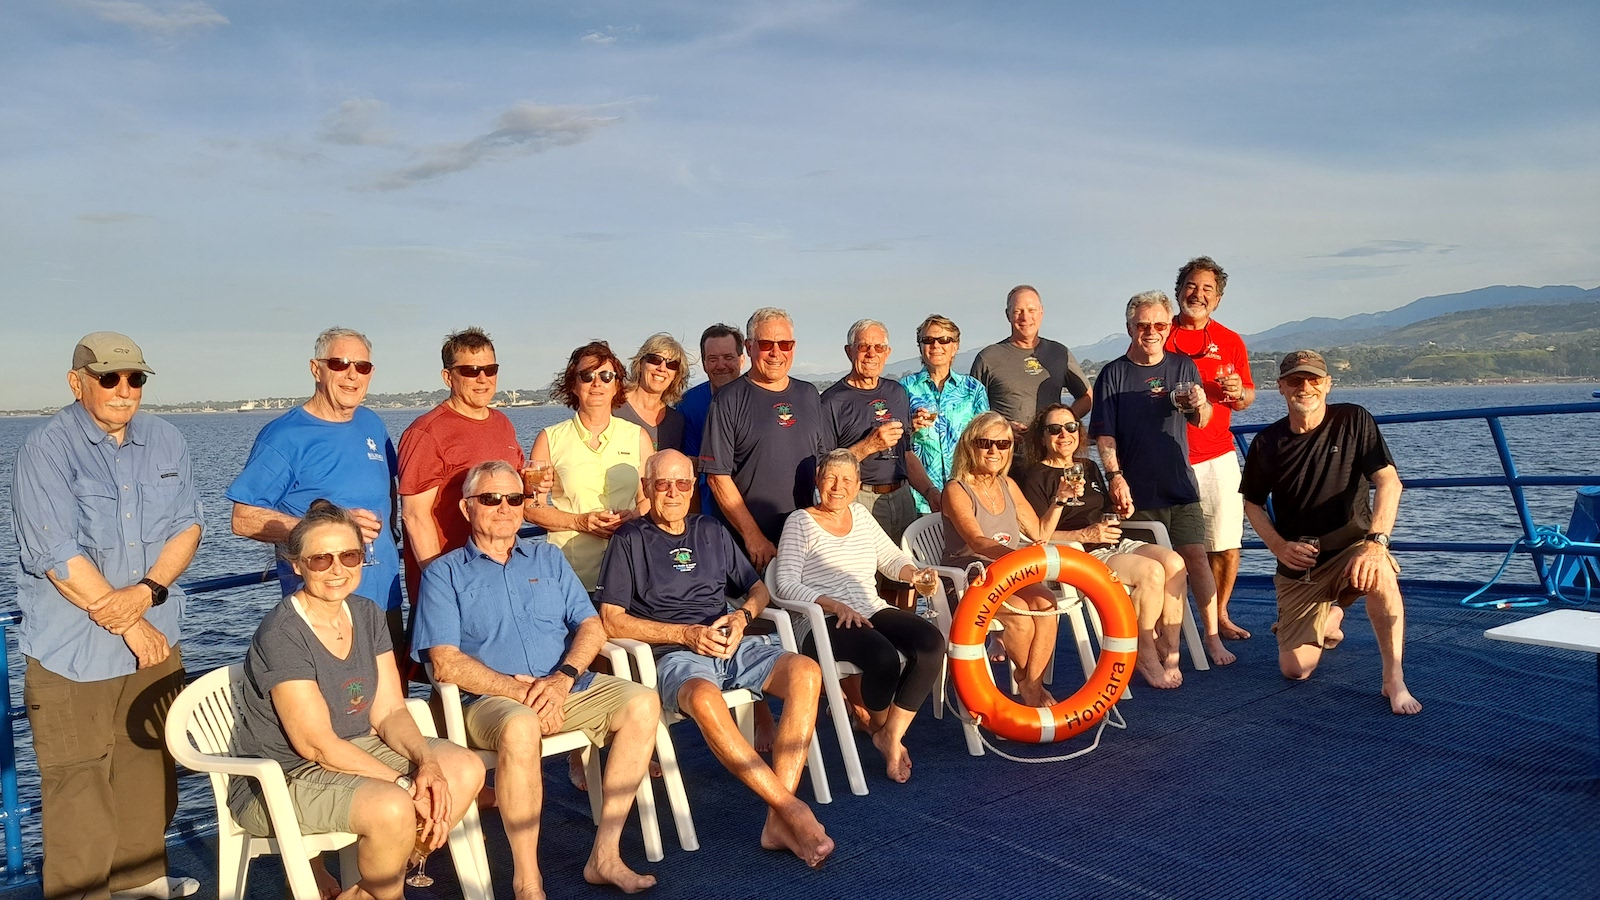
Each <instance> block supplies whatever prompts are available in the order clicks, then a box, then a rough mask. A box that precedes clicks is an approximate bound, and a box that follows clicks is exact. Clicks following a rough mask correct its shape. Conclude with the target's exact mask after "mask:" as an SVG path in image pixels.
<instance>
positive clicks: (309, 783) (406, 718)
mask: <svg viewBox="0 0 1600 900" xmlns="http://www.w3.org/2000/svg"><path fill="white" fill-rule="evenodd" d="M362 543H363V538H362V534H361V528H360V525H359V524H358V523H357V520H356V519H355V518H354V517H352V516H351V514H350V513H349V511H348V510H345V509H343V508H341V507H339V506H335V505H334V504H332V503H329V502H328V501H326V500H316V501H314V502H312V504H311V507H310V509H309V510H308V511H307V512H306V514H305V516H304V517H303V518H301V520H300V521H299V523H298V524H297V525H295V527H294V528H293V529H292V530H291V531H290V532H289V536H288V537H287V538H286V539H285V540H284V542H283V545H282V552H283V555H284V557H285V558H286V559H287V560H288V563H289V565H290V566H292V567H293V568H294V571H295V573H296V574H297V575H299V576H300V578H301V579H302V580H303V582H304V583H303V584H302V585H301V587H300V589H299V590H297V591H295V592H294V593H293V594H290V595H289V596H288V597H287V598H285V599H284V600H283V601H282V602H281V603H279V604H278V605H277V606H275V607H273V609H272V610H271V611H270V612H268V613H267V615H266V617H265V618H263V619H262V620H261V625H260V627H259V628H257V629H256V633H255V637H253V638H252V639H251V641H250V650H249V652H248V653H247V654H246V656H245V661H244V674H245V683H244V689H243V703H242V704H241V706H240V709H239V723H238V742H239V752H240V754H241V755H243V756H256V757H265V758H267V759H273V760H276V761H277V762H278V763H279V764H280V765H282V766H283V770H284V776H285V778H286V780H287V782H288V786H289V799H290V802H291V803H292V804H293V806H294V809H295V814H296V817H297V818H298V819H299V820H300V828H301V830H302V831H304V832H306V833H308V834H319V833H326V832H331V831H349V832H354V833H355V834H356V835H357V841H356V852H357V854H358V855H359V859H360V866H361V881H360V882H359V883H358V884H357V885H356V886H355V887H353V888H350V889H349V890H347V891H345V892H344V893H343V894H340V893H339V889H338V883H337V882H336V881H334V880H333V878H332V877H331V876H329V875H328V873H327V871H326V870H325V869H323V868H322V866H321V865H320V863H317V864H315V865H314V867H313V868H314V870H315V872H316V875H317V881H318V884H319V887H321V888H322V896H323V897H324V898H329V897H333V896H335V895H338V896H340V897H343V898H347V900H365V898H368V897H371V898H375V900H401V891H402V888H401V878H402V877H403V876H404V874H405V870H406V868H407V863H408V860H410V859H411V858H412V856H413V849H412V848H413V844H421V845H423V846H426V847H428V848H429V849H430V850H437V849H438V848H440V847H441V846H443V845H444V842H445V838H446V836H447V835H448V834H449V832H450V829H451V828H452V827H454V826H455V824H456V823H457V822H458V821H460V820H461V816H462V814H463V813H465V812H466V810H467V805H468V804H469V803H471V802H472V800H473V798H474V797H475V796H477V793H478V791H479V789H480V788H482V786H483V763H482V762H480V761H479V760H478V758H477V756H476V755H475V754H473V753H472V752H471V751H469V750H467V749H465V748H463V747H458V746H456V745H455V744H452V743H450V742H449V741H447V740H443V739H440V738H425V737H423V736H422V732H421V731H419V730H418V729H417V723H416V721H415V720H414V719H412V717H411V712H410V711H409V710H408V709H407V708H406V704H405V697H404V695H403V693H402V687H401V683H400V674H399V671H398V670H397V669H396V668H395V661H394V649H393V646H392V644H391V643H390V640H389V632H388V629H387V628H386V627H385V623H384V614H383V611H382V610H381V609H379V608H378V606H377V605H376V604H375V603H373V602H372V601H371V600H368V599H366V598H365V597H360V596H357V595H356V593H355V592H356V589H357V588H358V587H359V586H360V584H361V566H362V558H363V556H364V555H365V552H364V550H363V549H362V546H361V545H362ZM228 808H229V809H230V810H231V811H232V812H233V816H234V818H235V819H237V820H238V822H239V824H240V825H241V826H243V827H244V829H245V830H246V831H248V832H250V833H251V834H252V835H255V836H257V837H267V836H269V835H270V834H271V821H270V819H269V818H268V816H267V811H266V806H265V802H264V801H263V799H262V796H261V793H260V787H259V783H258V782H256V781H255V780H254V779H249V778H235V779H233V782H232V784H231V785H230V787H229V792H228ZM419 830H420V832H419Z"/></svg>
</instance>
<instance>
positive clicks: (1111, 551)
mask: <svg viewBox="0 0 1600 900" xmlns="http://www.w3.org/2000/svg"><path fill="white" fill-rule="evenodd" d="M1148 543H1150V542H1149V541H1136V540H1134V539H1133V538H1123V539H1122V540H1120V541H1117V542H1116V543H1115V544H1112V545H1111V546H1109V547H1101V548H1100V549H1099V550H1090V551H1089V555H1090V556H1092V557H1094V558H1095V559H1098V560H1100V561H1101V562H1103V563H1107V564H1109V563H1110V560H1111V557H1113V556H1116V555H1117V554H1118V553H1132V552H1133V551H1135V550H1137V549H1139V548H1140V547H1143V546H1145V545H1146V544H1148Z"/></svg>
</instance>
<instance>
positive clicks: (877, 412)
mask: <svg viewBox="0 0 1600 900" xmlns="http://www.w3.org/2000/svg"><path fill="white" fill-rule="evenodd" d="M893 419H894V413H892V412H889V404H888V403H885V402H884V401H882V400H874V401H872V421H874V422H876V423H878V424H879V425H882V424H884V423H885V422H889V421H891V420H893Z"/></svg>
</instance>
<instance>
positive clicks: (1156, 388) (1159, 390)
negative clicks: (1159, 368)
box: [1144, 375, 1167, 397]
mask: <svg viewBox="0 0 1600 900" xmlns="http://www.w3.org/2000/svg"><path fill="white" fill-rule="evenodd" d="M1144 384H1145V387H1148V388H1149V389H1150V396H1152V397H1159V396H1161V395H1162V394H1165V393H1166V392H1167V380H1166V379H1165V378H1162V377H1161V376H1160V375H1157V376H1156V377H1154V378H1146V379H1145V380H1144Z"/></svg>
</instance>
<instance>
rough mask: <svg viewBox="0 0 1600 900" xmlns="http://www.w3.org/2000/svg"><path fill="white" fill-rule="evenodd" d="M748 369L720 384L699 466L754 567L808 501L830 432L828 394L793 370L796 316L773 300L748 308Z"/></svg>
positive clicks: (771, 552)
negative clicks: (825, 405) (791, 374)
mask: <svg viewBox="0 0 1600 900" xmlns="http://www.w3.org/2000/svg"><path fill="white" fill-rule="evenodd" d="M746 332H747V334H746V339H745V345H746V347H747V348H749V349H750V350H751V353H752V357H751V363H750V371H749V372H747V373H745V374H744V375H742V376H740V377H739V378H737V379H735V380H734V381H733V383H731V384H729V385H728V386H727V387H725V388H723V389H722V390H720V391H718V392H717V396H716V398H715V399H714V400H713V401H712V403H711V412H710V414H709V416H708V417H707V419H706V433H705V440H704V442H703V443H702V445H701V447H700V467H701V470H702V471H704V472H705V473H706V476H707V478H708V480H709V481H710V483H711V493H712V494H713V495H715V496H716V500H717V507H718V508H719V509H720V510H721V512H722V518H723V520H724V521H726V522H727V523H728V526H729V527H730V528H732V529H733V532H734V534H735V535H737V536H738V537H739V538H740V539H741V540H742V541H743V542H744V549H745V552H746V553H748V554H749V556H750V562H752V563H753V564H755V567H756V570H757V571H758V572H759V571H766V568H767V563H769V562H771V561H772V557H774V556H776V555H777V553H778V538H779V537H780V536H781V535H782V534H783V523H784V520H785V519H787V518H788V517H789V513H792V512H794V511H795V510H797V509H801V508H802V507H806V506H810V505H811V502H812V496H813V485H814V481H815V478H816V469H817V455H818V454H819V453H820V452H823V450H824V448H826V449H828V450H831V449H833V448H832V447H831V446H828V445H827V442H828V440H829V436H828V431H829V429H828V426H827V420H826V418H825V416H824V414H823V412H822V398H821V397H819V396H818V395H817V388H816V386H815V385H813V384H812V383H811V382H809V381H801V380H800V379H798V378H790V377H789V367H790V366H792V365H793V364H794V322H793V321H792V320H790V318H789V314H788V313H786V312H784V311H783V310H781V309H777V308H775V307H770V306H768V307H763V308H761V309H758V310H756V311H755V312H754V313H752V314H751V315H750V321H749V323H748V324H747V325H746Z"/></svg>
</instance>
